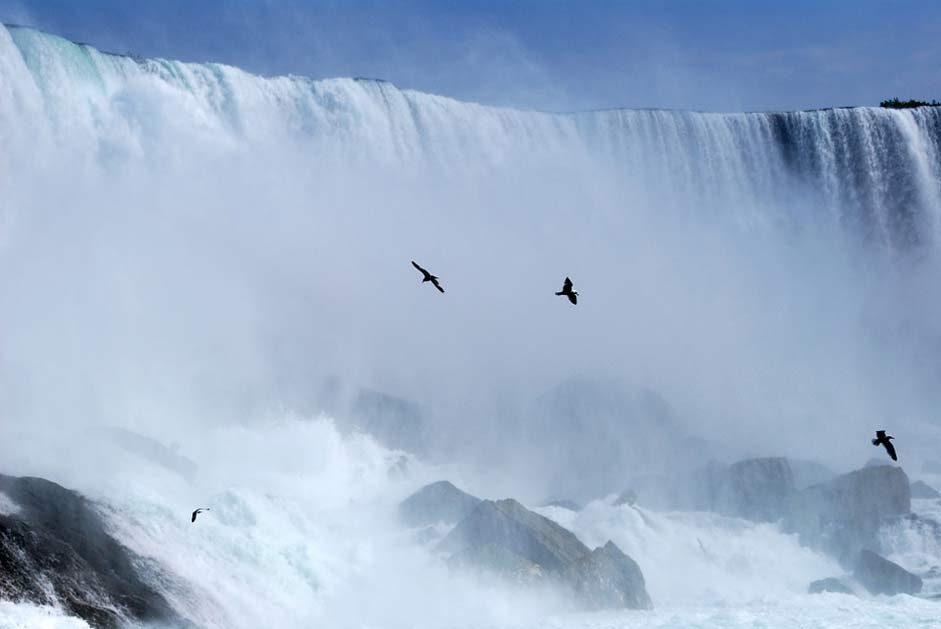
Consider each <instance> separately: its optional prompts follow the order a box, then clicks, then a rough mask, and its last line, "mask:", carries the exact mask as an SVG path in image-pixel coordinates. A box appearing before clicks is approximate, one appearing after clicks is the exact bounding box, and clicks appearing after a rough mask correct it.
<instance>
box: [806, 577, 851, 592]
mask: <svg viewBox="0 0 941 629" xmlns="http://www.w3.org/2000/svg"><path fill="white" fill-rule="evenodd" d="M821 592H835V593H837V594H853V590H852V589H850V587H849V586H848V585H846V583H844V582H843V580H842V579H838V578H836V577H830V578H829V579H820V580H819V581H813V582H812V583H811V584H810V585H809V586H808V587H807V593H808V594H820V593H821Z"/></svg>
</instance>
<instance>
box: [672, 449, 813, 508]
mask: <svg viewBox="0 0 941 629" xmlns="http://www.w3.org/2000/svg"><path fill="white" fill-rule="evenodd" d="M689 487H690V488H691V490H692V491H691V495H690V496H689V500H690V504H689V506H690V507H692V508H694V509H699V510H707V511H715V512H717V513H722V514H724V515H730V516H734V517H739V518H745V519H747V520H754V521H758V522H770V521H774V520H777V519H780V518H781V517H783V516H784V514H785V512H786V511H787V508H788V506H789V504H790V501H791V499H792V496H793V494H794V492H795V488H794V475H793V473H792V472H791V467H790V465H789V464H788V461H787V459H785V458H782V457H773V458H764V459H746V460H744V461H739V462H737V463H734V464H733V465H729V466H726V465H723V464H722V463H717V462H712V463H710V464H708V465H706V466H704V467H702V468H700V469H699V470H696V471H695V472H694V473H693V475H692V477H691V480H690V483H689Z"/></svg>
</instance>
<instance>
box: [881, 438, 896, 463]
mask: <svg viewBox="0 0 941 629" xmlns="http://www.w3.org/2000/svg"><path fill="white" fill-rule="evenodd" d="M883 445H884V446H885V451H886V452H888V453H889V456H890V457H892V460H893V461H898V460H899V458H898V456H896V454H895V446H894V445H892V442H891V441H888V440H886V442H885V443H884V444H883Z"/></svg>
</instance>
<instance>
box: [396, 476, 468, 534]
mask: <svg viewBox="0 0 941 629" xmlns="http://www.w3.org/2000/svg"><path fill="white" fill-rule="evenodd" d="M478 504H480V498H475V497H474V496H471V495H470V494H467V493H464V492H463V491H461V490H460V489H458V488H457V487H455V486H454V485H452V484H451V483H450V482H448V481H446V480H442V481H438V482H436V483H431V484H430V485H425V486H424V487H422V488H421V489H419V490H418V491H417V492H415V493H414V494H412V495H411V496H409V497H408V498H406V499H405V500H403V501H402V502H401V504H399V515H400V516H401V517H402V521H403V522H405V524H407V525H408V526H428V525H430V524H438V523H445V524H455V523H457V522H459V521H461V520H463V519H464V518H465V517H467V515H468V514H470V513H471V512H472V511H473V510H474V509H475V508H476V507H477V505H478Z"/></svg>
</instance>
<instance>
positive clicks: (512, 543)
mask: <svg viewBox="0 0 941 629" xmlns="http://www.w3.org/2000/svg"><path fill="white" fill-rule="evenodd" d="M485 544H496V545H497V546H501V547H503V548H505V549H507V550H509V551H511V552H513V553H514V554H516V555H519V556H520V557H522V558H523V559H526V560H528V561H531V562H533V563H535V564H538V565H540V566H542V567H543V568H545V569H546V570H549V571H552V572H561V571H562V570H563V569H565V567H566V566H568V565H569V564H571V563H572V562H574V561H575V560H577V559H579V558H580V557H582V556H584V555H587V554H588V553H589V550H588V548H587V547H586V546H585V545H584V544H582V543H581V542H580V541H579V540H578V538H577V537H575V535H574V534H573V533H572V532H571V531H569V530H567V529H565V528H562V527H561V526H559V525H558V524H556V523H555V522H553V521H552V520H550V519H549V518H546V517H544V516H541V515H539V514H538V513H533V512H532V511H529V510H528V509H526V508H525V507H524V506H523V505H521V504H520V503H518V502H517V501H515V500H513V499H507V500H500V501H497V502H494V501H492V500H484V501H483V502H481V503H480V505H478V506H477V508H476V509H474V511H473V512H472V513H471V514H470V515H468V516H467V517H466V518H464V520H462V521H461V522H460V523H459V524H458V525H457V526H456V527H455V528H454V530H453V531H451V532H450V533H449V534H448V535H447V537H445V538H444V539H443V540H442V541H441V544H439V546H438V547H439V549H440V550H443V551H445V552H449V553H459V552H462V551H464V550H465V549H467V548H470V547H472V546H482V545H485Z"/></svg>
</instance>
